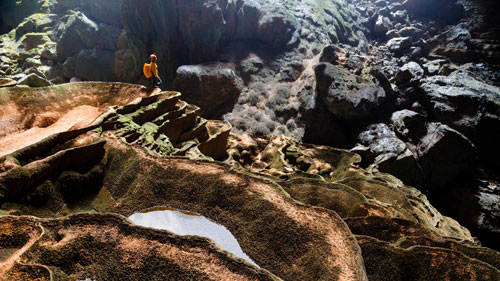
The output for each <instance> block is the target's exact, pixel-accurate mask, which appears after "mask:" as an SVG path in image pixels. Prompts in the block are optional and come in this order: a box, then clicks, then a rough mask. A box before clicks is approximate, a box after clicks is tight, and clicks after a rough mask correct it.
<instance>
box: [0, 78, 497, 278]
mask: <svg viewBox="0 0 500 281" xmlns="http://www.w3.org/2000/svg"><path fill="white" fill-rule="evenodd" d="M63 86H64V85H63ZM70 86H71V87H73V88H72V91H70V90H69V89H67V90H65V91H60V90H59V91H56V89H59V88H60V87H62V86H54V87H49V88H45V91H47V93H48V94H47V100H48V99H49V98H50V99H52V103H55V102H58V101H59V104H60V105H61V106H60V107H64V104H65V103H64V101H66V100H67V99H68V98H71V97H72V96H74V97H72V98H74V99H75V100H79V101H80V102H83V101H85V99H81V98H78V96H79V95H82V96H85V95H83V93H84V92H85V91H83V90H84V89H85V90H86V91H90V90H94V91H96V92H94V93H93V95H95V96H97V97H101V98H102V99H103V100H101V101H100V102H99V104H101V103H102V104H106V101H107V102H108V103H107V104H108V105H109V104H120V103H121V105H120V106H114V107H111V108H109V110H108V111H107V112H105V113H104V114H102V115H100V116H99V118H97V119H95V120H94V118H92V119H90V120H92V121H91V122H90V123H85V124H81V125H80V126H79V127H78V126H75V127H76V128H72V129H70V130H67V131H63V132H60V133H58V134H55V135H50V136H49V137H48V138H46V139H44V140H42V141H39V142H35V143H33V144H30V145H27V146H23V147H22V148H21V149H18V150H17V151H15V152H14V153H10V154H8V155H7V156H5V157H2V158H1V159H0V163H1V165H0V167H1V171H2V172H1V173H2V174H1V177H0V188H1V189H0V190H1V191H2V194H3V196H2V198H1V200H2V203H3V204H2V212H3V213H5V214H10V215H14V214H16V215H18V216H17V217H14V216H4V217H3V218H1V219H0V225H2V227H1V229H2V230H3V231H4V232H5V235H3V236H2V237H5V239H4V240H5V241H7V240H8V241H10V242H2V243H4V244H5V243H11V244H8V245H9V247H8V249H12V251H6V252H4V253H3V255H5V257H6V259H5V260H8V261H9V263H8V264H9V266H7V267H2V269H0V270H3V271H2V273H3V275H6V276H14V277H13V278H17V277H19V276H28V277H26V278H32V277H33V276H42V277H43V276H45V275H46V274H48V275H50V274H54V272H56V273H57V274H58V276H62V277H64V278H66V277H67V278H69V277H71V276H72V275H73V274H74V273H75V271H77V272H78V273H79V274H78V278H80V277H81V278H93V279H96V278H115V277H116V276H122V275H121V274H125V275H127V276H133V278H136V277H137V278H143V277H145V276H148V277H151V276H156V275H155V274H157V273H158V272H159V273H161V274H162V276H172V278H184V276H186V275H187V274H189V276H191V277H193V276H205V275H204V274H209V273H210V274H212V275H213V276H215V277H214V278H218V277H217V276H218V275H217V274H218V272H219V271H222V272H224V276H225V277H227V276H229V275H230V274H239V275H238V276H239V277H238V279H243V280H245V279H246V278H248V279H252V278H258V279H264V280H266V279H269V280H279V278H281V279H284V280H295V279H297V278H299V279H301V280H318V279H322V278H323V279H326V280H368V278H375V279H376V278H378V277H377V276H379V275H378V274H380V271H379V270H374V269H373V268H374V266H378V262H379V261H380V260H381V259H383V260H385V261H390V264H391V265H394V266H396V268H398V270H400V271H398V272H404V271H405V270H406V269H405V268H406V267H405V266H400V267H398V266H397V265H399V264H400V263H398V262H400V261H399V259H400V258H401V253H405V254H404V255H405V257H407V259H408V260H413V259H419V260H420V259H421V258H422V257H425V258H426V259H431V261H429V262H428V263H425V262H422V261H421V262H418V263H414V264H415V266H416V267H417V268H418V269H419V270H424V269H425V268H427V269H428V270H429V271H432V272H433V274H434V276H436V277H438V278H441V277H442V278H445V276H446V274H448V272H449V271H450V270H452V269H453V268H455V267H457V266H459V265H461V264H462V263H464V262H466V261H474V260H477V261H478V262H476V263H475V264H474V266H473V267H472V269H471V270H473V271H474V272H476V273H477V274H480V275H481V276H494V274H496V273H497V269H496V267H495V266H497V265H498V264H500V262H498V255H497V252H494V251H492V250H489V249H485V248H481V247H479V246H478V245H476V244H475V242H474V239H473V238H472V236H471V234H470V232H469V231H468V230H467V229H466V228H464V227H462V226H461V225H460V224H458V223H457V222H456V221H455V220H453V219H450V218H448V217H445V216H443V215H441V214H440V213H439V212H438V211H437V210H436V209H435V208H434V207H433V206H432V205H431V204H430V203H429V201H428V200H427V198H426V196H425V195H423V194H422V193H421V192H420V191H418V190H417V189H415V188H413V187H409V186H405V185H404V184H403V183H402V182H401V181H400V180H398V179H396V178H395V177H393V176H390V175H388V174H384V173H380V172H378V171H376V170H375V169H371V170H370V169H368V170H365V169H362V168H360V167H358V166H357V165H356V163H358V162H359V161H360V160H361V159H360V157H359V156H358V155H357V154H355V153H352V152H348V151H345V150H341V149H335V148H331V147H327V146H316V145H308V144H302V143H300V142H298V141H296V140H294V139H292V138H289V137H284V136H279V137H273V138H257V139H254V138H251V137H249V136H235V135H229V129H230V126H229V125H228V124H227V123H224V122H220V121H219V122H217V121H211V122H206V120H204V119H202V118H199V117H198V116H197V115H198V112H199V108H197V107H196V106H192V105H189V104H187V103H186V102H183V101H181V100H180V99H179V98H180V93H178V92H161V91H158V90H157V91H154V92H147V90H146V89H145V88H141V87H137V86H136V87H135V88H131V87H132V85H128V84H120V83H75V84H68V85H66V87H70ZM90 86H92V87H91V88H88V87H90ZM58 87H59V88H58ZM77 87H80V90H79V93H77V92H78V91H76V90H77V89H78V88H77ZM2 90H3V91H7V89H2ZM22 90H23V91H24V93H17V94H14V93H15V91H12V90H11V92H9V94H8V96H11V97H12V101H16V99H15V97H18V98H17V99H19V100H18V101H19V102H23V101H25V99H27V98H29V92H27V91H42V90H43V89H30V88H25V89H22ZM50 91H53V92H50ZM127 91H131V92H129V93H130V94H133V93H135V94H137V95H138V96H139V97H140V98H138V99H136V100H134V101H133V102H130V100H128V101H127V102H125V101H124V100H123V99H124V98H130V95H127V94H126V93H127ZM137 91H139V93H137ZM143 91H144V92H143ZM58 92H63V93H65V95H66V96H61V95H59V94H57V93H58ZM51 93H53V94H51ZM109 98H114V99H116V100H115V101H111V100H109ZM58 99H59V100H58ZM87 101H88V99H87ZM119 102H120V103H119ZM30 104H32V105H33V106H32V107H31V109H30V108H28V107H27V108H25V110H27V112H38V111H39V110H40V109H41V108H39V107H42V106H43V103H40V104H36V103H30ZM47 104H50V103H49V101H47ZM412 118H416V117H415V114H411V112H401V113H400V114H397V115H396V116H395V118H394V119H395V120H402V121H401V122H402V123H404V124H407V127H410V128H412V124H413V123H412V122H411V120H412ZM87 121H88V120H87ZM398 122H399V121H398ZM431 125H433V124H429V126H431ZM405 126H406V125H405ZM442 126H444V125H442ZM77 128H79V129H77ZM388 130H389V129H388V128H385V131H388ZM449 130H452V129H449ZM428 133H430V132H428ZM12 134H13V135H17V136H22V134H23V130H20V131H18V132H13V133H12ZM372 135H373V134H372ZM380 135H381V134H380ZM386 135H387V136H389V135H391V134H390V133H387V134H386ZM407 135H408V136H410V135H411V136H413V134H407ZM381 136H382V135H381ZM228 137H229V142H228ZM390 137H392V138H394V137H395V135H391V136H390ZM226 146H227V147H228V149H227V150H226ZM217 155H219V156H217ZM179 156H181V157H179ZM208 156H211V157H208ZM74 159H79V161H73V160H74ZM213 159H219V160H225V161H224V162H225V163H222V162H219V161H214V160H213ZM186 179H189V180H186ZM27 183H29V184H27ZM74 206H78V207H74ZM157 206H169V207H174V208H176V209H182V210H189V211H191V212H196V213H199V214H202V215H203V216H206V217H207V218H210V219H211V220H213V221H215V222H217V223H220V224H222V225H224V226H225V227H226V228H227V229H228V230H230V231H231V232H232V233H233V235H234V236H235V237H236V238H237V239H238V242H239V244H240V245H241V248H242V249H243V250H244V251H245V253H247V254H248V256H250V257H251V259H252V260H253V261H255V263H256V264H258V266H259V267H260V268H261V269H259V268H257V267H255V266H254V265H251V264H249V263H246V262H244V261H242V260H241V259H237V258H235V257H234V256H232V255H230V254H228V253H227V252H225V251H223V250H222V249H220V248H219V247H218V246H217V245H216V244H214V243H212V242H210V241H208V240H207V239H205V238H199V237H198V238H193V236H190V237H180V236H177V235H174V234H172V233H170V232H167V231H162V230H152V229H149V228H143V227H138V226H134V225H131V224H130V223H129V222H127V221H125V220H124V218H123V217H121V216H120V214H121V215H125V216H129V215H131V214H133V213H135V212H138V211H141V210H147V209H150V208H153V207H157ZM91 210H92V212H94V213H93V214H89V213H84V214H74V215H71V214H73V213H75V212H79V213H80V212H82V211H83V212H85V211H91ZM110 213H115V214H110ZM24 215H28V216H24ZM64 215H70V216H67V217H63V218H50V217H55V216H64ZM33 216H38V217H48V218H45V219H39V218H35V217H33ZM40 225H41V226H42V227H43V228H44V233H45V235H41V230H40V228H39V226H40ZM14 229H15V230H16V231H10V230H14ZM18 233H19V234H21V235H20V236H19V238H17V237H18V236H16V237H13V236H14V235H17V234H18ZM68 233H71V235H72V236H71V237H72V238H71V239H69V238H67V239H66V238H65V239H59V238H57V237H67V236H68V235H69V234H68ZM102 233H107V235H105V236H103V235H102ZM353 233H354V235H353ZM355 235H357V236H355ZM11 237H13V238H11ZM54 237H55V238H54ZM52 238H54V239H55V240H54V241H58V242H57V246H58V247H55V248H54V247H52V246H51V245H52V244H53V243H52V242H51V241H52V240H51V239H52ZM0 240H1V239H0ZM82 241H83V242H82ZM124 241H125V242H124ZM159 241H161V243H160V244H161V245H160V244H158V245H156V243H158V242H159ZM179 241H180V242H179ZM358 241H359V242H358ZM366 241H375V242H377V243H382V242H383V244H381V245H378V244H377V245H374V244H370V243H371V242H370V243H368V242H366ZM181 242H182V243H181ZM54 243H55V242H54ZM130 243H132V244H133V251H132V250H131V251H128V250H127V249H125V248H123V247H127V245H129V244H130ZM179 243H180V244H179ZM4 244H2V245H4ZM115 244H116V245H118V244H119V245H121V246H120V247H115ZM181 244H182V249H183V250H182V253H183V254H182V255H180V254H175V255H165V253H166V252H169V253H170V252H171V251H173V250H175V249H178V247H180V246H179V245H181ZM5 245H7V244H5ZM151 245H153V248H151ZM155 245H156V246H155ZM360 246H361V248H360ZM96 247H97V249H100V250H97V252H96V251H94V252H92V251H90V252H88V251H89V249H90V248H96ZM373 247H376V249H377V250H374V251H372V250H371V249H373ZM408 247H412V248H418V249H423V250H422V251H421V252H413V251H407V250H406V249H407V248H408ZM167 248H168V249H169V251H167V250H163V249H167ZM360 249H366V251H363V252H361V251H360ZM388 249H390V250H388ZM20 251H21V252H20ZM101 251H102V252H101ZM73 252H78V253H80V254H79V255H77V256H74V255H72V254H71V253H73ZM164 252H165V253H164ZM380 253H383V255H380ZM443 253H444V254H443ZM151 254H154V257H153V256H151ZM68 255H70V256H71V258H68ZM130 255H132V256H133V257H134V263H133V264H131V263H129V262H128V261H129V259H128V257H129V256H130ZM441 255H445V256H446V259H447V260H448V262H447V263H446V264H444V263H436V262H434V259H438V258H437V257H440V256H441ZM49 256H50V257H51V258H50V259H49V258H47V257H49ZM20 258H22V260H23V263H22V264H23V265H24V266H25V267H23V268H19V267H18V265H19V264H20V263H16V261H18V260H19V259H20ZM59 258H60V259H59ZM54 259H55V260H54ZM103 259H106V262H103ZM152 259H153V260H154V262H155V264H160V265H162V264H182V265H179V266H178V267H172V266H165V267H162V269H161V270H155V271H154V272H153V271H150V270H149V267H148V266H147V265H146V262H142V261H148V264H149V263H150V262H151V260H152ZM184 259H186V260H187V261H192V260H193V259H196V260H198V262H196V263H194V264H192V265H191V266H190V268H189V272H188V271H186V266H185V264H186V263H185V262H187V261H184ZM199 260H202V261H203V262H202V263H201V264H200V263H199ZM34 261H36V264H37V266H38V265H42V268H45V267H47V268H48V269H47V270H45V269H44V270H33V268H32V267H33V266H35V265H34ZM366 261H370V262H371V263H370V264H367V263H366ZM110 263H111V264H113V271H111V270H110V267H109V264H110ZM290 263H293V264H295V266H290ZM10 265H12V266H10ZM35 267H36V266H35ZM137 268H141V269H142V270H140V271H137V270H136V269H137ZM207 268H209V269H214V268H215V269H217V271H215V272H214V271H211V270H209V271H207ZM365 268H367V269H369V270H368V271H366V270H365ZM117 269H119V270H118V272H117ZM207 272H209V273H207ZM394 274H396V275H397V274H399V273H397V272H396V273H394ZM125 275H123V276H125ZM212 275H210V276H212ZM246 276H248V277H246ZM460 276H462V275H460ZM464 276H465V275H464ZM23 278H24V277H23ZM128 278H129V277H124V279H128ZM417 280H418V279H417Z"/></svg>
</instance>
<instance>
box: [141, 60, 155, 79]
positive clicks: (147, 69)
mask: <svg viewBox="0 0 500 281" xmlns="http://www.w3.org/2000/svg"><path fill="white" fill-rule="evenodd" d="M142 72H143V73H144V76H146V78H148V79H149V78H151V76H153V73H152V72H151V64H149V63H145V64H144V67H143V68H142Z"/></svg>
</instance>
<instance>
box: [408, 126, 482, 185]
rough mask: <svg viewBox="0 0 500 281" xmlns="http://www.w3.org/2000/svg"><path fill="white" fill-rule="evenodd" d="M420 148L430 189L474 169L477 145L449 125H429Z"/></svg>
mask: <svg viewBox="0 0 500 281" xmlns="http://www.w3.org/2000/svg"><path fill="white" fill-rule="evenodd" d="M417 149H418V151H417V153H418V155H419V162H420V164H421V165H422V169H423V170H424V173H426V177H427V179H428V181H429V186H430V188H431V189H439V188H440V187H443V186H444V185H446V184H447V183H449V182H451V181H452V180H453V179H455V178H457V177H458V176H465V175H470V174H474V172H475V170H474V167H476V151H475V147H474V145H473V144H472V143H470V141H469V140H468V139H467V138H465V137H464V136H463V135H462V134H460V133H459V132H457V131H455V130H453V129H451V128H449V127H448V126H446V125H443V124H439V123H429V124H427V134H426V135H425V136H423V137H422V138H421V140H420V143H419V146H418V148H417Z"/></svg>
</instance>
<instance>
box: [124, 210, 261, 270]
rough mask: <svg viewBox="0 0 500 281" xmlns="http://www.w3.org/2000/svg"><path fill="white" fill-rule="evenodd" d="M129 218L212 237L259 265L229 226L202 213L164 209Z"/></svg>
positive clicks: (182, 233) (180, 231) (227, 248)
mask: <svg viewBox="0 0 500 281" xmlns="http://www.w3.org/2000/svg"><path fill="white" fill-rule="evenodd" d="M129 219H130V220H131V221H132V222H133V223H135V224H137V225H141V226H145V227H151V228H156V229H164V230H168V231H171V232H173V233H175V234H178V235H198V236H203V237H207V238H210V239H212V240H213V241H215V243H217V244H218V245H220V246H221V248H223V249H224V250H226V251H228V252H231V253H232V254H234V255H236V256H238V257H240V258H243V259H245V260H247V261H249V262H250V263H252V264H254V265H257V264H256V263H255V262H253V261H252V260H251V259H250V257H248V256H247V255H246V254H245V253H244V252H243V251H242V250H241V247H240V245H239V244H238V241H237V240H236V238H234V236H233V234H232V233H231V232H229V230H227V228H225V227H224V226H222V225H220V224H216V223H214V222H211V221H210V220H208V219H207V218H206V217H204V216H202V215H199V214H195V213H190V212H181V211H177V210H171V209H164V210H155V211H146V212H140V213H135V214H133V215H131V216H130V217H129Z"/></svg>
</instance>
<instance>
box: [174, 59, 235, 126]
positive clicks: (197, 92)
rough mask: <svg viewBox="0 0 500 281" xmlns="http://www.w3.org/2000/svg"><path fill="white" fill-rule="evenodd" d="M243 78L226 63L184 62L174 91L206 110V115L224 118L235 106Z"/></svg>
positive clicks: (178, 73) (178, 72)
mask: <svg viewBox="0 0 500 281" xmlns="http://www.w3.org/2000/svg"><path fill="white" fill-rule="evenodd" d="M241 87H242V81H241V79H240V78H239V77H238V76H236V74H235V73H234V70H233V69H232V68H230V67H228V66H225V65H224V64H211V65H183V66H181V67H179V68H178V69H177V73H176V77H175V80H174V86H173V88H174V90H176V91H179V92H181V93H182V96H183V99H184V100H186V101H187V102H189V103H193V104H195V105H197V106H199V107H200V108H201V109H202V116H204V117H208V118H215V119H220V118H221V117H222V115H223V114H224V113H227V112H229V111H231V110H232V109H233V106H234V104H235V103H236V101H237V100H238V96H239V94H240V92H241Z"/></svg>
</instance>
